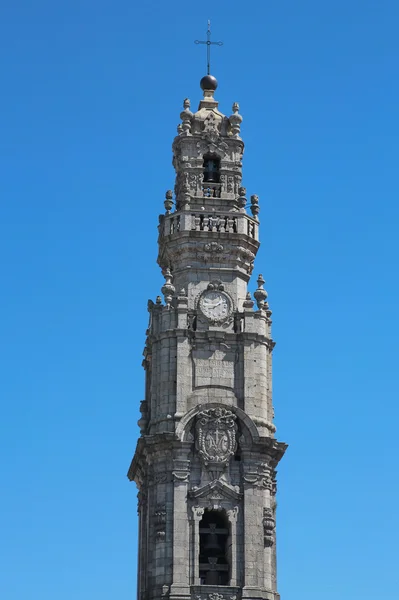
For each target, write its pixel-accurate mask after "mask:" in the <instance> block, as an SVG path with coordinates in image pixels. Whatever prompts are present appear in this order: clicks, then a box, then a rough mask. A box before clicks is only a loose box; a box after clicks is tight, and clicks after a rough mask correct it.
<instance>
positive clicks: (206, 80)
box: [200, 75, 218, 91]
mask: <svg viewBox="0 0 399 600" xmlns="http://www.w3.org/2000/svg"><path fill="white" fill-rule="evenodd" d="M200 86H201V89H202V90H204V91H205V90H213V91H215V90H216V88H217V86H218V81H217V79H216V77H214V76H213V75H205V77H203V78H202V79H201V81H200Z"/></svg>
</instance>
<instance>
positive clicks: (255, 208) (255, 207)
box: [251, 194, 259, 220]
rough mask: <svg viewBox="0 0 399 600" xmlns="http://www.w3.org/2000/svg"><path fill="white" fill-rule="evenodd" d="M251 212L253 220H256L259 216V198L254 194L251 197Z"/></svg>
mask: <svg viewBox="0 0 399 600" xmlns="http://www.w3.org/2000/svg"><path fill="white" fill-rule="evenodd" d="M251 212H252V214H253V216H254V219H256V220H258V214H259V197H258V196H257V195H256V194H253V195H252V196H251Z"/></svg>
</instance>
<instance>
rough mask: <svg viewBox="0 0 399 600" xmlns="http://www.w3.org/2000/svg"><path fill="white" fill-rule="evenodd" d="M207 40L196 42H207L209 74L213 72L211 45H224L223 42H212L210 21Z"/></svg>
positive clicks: (197, 42)
mask: <svg viewBox="0 0 399 600" xmlns="http://www.w3.org/2000/svg"><path fill="white" fill-rule="evenodd" d="M206 37H207V40H206V42H203V41H201V40H195V42H194V44H206V58H207V74H208V75H210V74H211V46H212V45H213V46H223V42H211V22H210V21H208V31H207V32H206Z"/></svg>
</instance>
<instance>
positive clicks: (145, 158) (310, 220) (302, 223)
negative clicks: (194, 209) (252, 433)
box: [0, 0, 399, 600]
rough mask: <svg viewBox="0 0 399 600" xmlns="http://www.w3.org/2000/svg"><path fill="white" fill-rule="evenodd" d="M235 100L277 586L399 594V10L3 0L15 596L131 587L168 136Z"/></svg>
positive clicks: (288, 1)
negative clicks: (266, 407) (266, 325)
mask: <svg viewBox="0 0 399 600" xmlns="http://www.w3.org/2000/svg"><path fill="white" fill-rule="evenodd" d="M208 18H210V19H211V20H212V28H213V32H214V39H215V40H219V39H221V40H223V41H224V46H223V47H222V48H216V49H215V51H214V53H213V54H214V60H213V67H212V71H213V73H214V75H216V76H217V77H218V79H219V89H218V92H217V98H218V100H219V101H220V108H221V109H222V111H223V112H225V113H227V114H230V111H231V105H232V103H233V102H234V101H238V102H239V103H240V106H241V113H242V115H243V117H244V121H243V125H242V136H243V139H244V141H245V143H246V152H245V157H244V181H243V183H244V185H246V187H247V189H248V194H251V193H257V194H258V195H259V198H260V206H261V213H260V217H261V237H262V246H261V250H260V252H259V254H258V258H257V261H256V265H255V271H254V275H255V277H253V281H251V285H250V287H251V290H252V291H253V290H254V289H255V288H256V282H255V279H256V275H257V273H259V272H262V273H263V275H264V277H265V278H266V281H267V289H268V291H269V300H270V305H271V308H272V310H273V319H274V338H275V339H276V341H277V346H276V349H275V355H274V356H275V360H274V401H275V408H276V424H277V428H278V431H277V434H278V437H279V439H280V440H282V441H285V442H288V443H289V445H290V447H289V449H288V451H287V453H286V456H285V457H284V459H283V461H282V463H281V465H280V469H279V495H278V503H279V509H278V550H279V588H280V593H281V596H282V600H320V598H323V600H337V599H339V600H356V599H359V600H360V599H361V600H376V598H384V600H397V598H398V586H399V581H398V534H399V527H398V521H399V518H398V499H399V493H398V492H399V481H398V450H399V448H398V446H399V444H398V434H397V429H398V417H399V408H398V399H399V393H398V392H399V389H398V388H399V386H398V364H397V363H398V338H399V324H398V300H399V283H398V254H399V252H398V249H399V242H398V224H399V209H398V202H399V183H398V154H399V153H398V143H399V119H398V106H399V73H398V71H399V67H398V65H399V36H398V26H399V2H398V1H397V0H379V1H378V2H377V1H376V0H335V1H334V2H323V1H320V0H318V1H316V0H301V1H300V2H298V1H294V0H279V1H278V2H277V1H274V2H272V1H269V0H262V1H253V2H244V3H243V2H237V1H236V0H232V1H230V2H226V1H219V2H217V3H216V2H214V3H209V2H206V3H205V2H202V3H201V2H196V3H189V2H182V1H180V0H179V1H177V0H170V1H168V2H166V1H162V2H161V1H158V2H145V1H143V2H135V1H134V0H133V1H130V2H127V1H126V0H113V1H112V2H111V1H110V0H97V1H94V0H68V1H66V0H64V1H55V2H54V0H52V1H50V0H35V1H32V0H29V1H28V0H20V1H18V0H16V1H15V2H6V1H5V0H3V2H2V3H1V8H0V45H1V83H2V85H1V87H2V91H1V95H0V149H1V157H0V171H1V176H0V197H1V219H0V229H1V232H0V255H1V288H2V292H1V294H0V309H1V325H0V337H1V351H0V353H1V355H0V364H1V390H0V393H1V400H2V401H1V406H2V411H1V442H0V443H1V458H2V460H1V462H2V466H1V496H0V536H1V537H0V540H1V541H0V597H1V598H4V600H36V599H40V600H54V599H57V600H71V599H72V598H73V600H87V599H88V598H90V599H91V598H93V599H95V600H109V599H111V598H112V599H115V598H117V599H118V600H130V599H132V598H135V597H136V586H135V575H136V550H137V537H136V536H137V529H136V489H135V485H134V484H130V483H129V482H128V480H127V478H126V472H127V469H128V466H129V463H130V460H131V457H132V455H133V452H134V448H135V443H136V438H137V433H138V427H137V425H136V421H137V418H138V407H139V402H140V400H141V399H142V398H143V390H144V372H143V370H142V367H141V360H142V356H141V353H142V350H143V347H144V341H145V329H146V326H147V310H146V304H147V299H148V298H151V299H155V297H156V296H157V295H158V294H159V293H160V287H161V286H162V282H163V278H162V276H161V273H160V270H159V268H158V267H157V265H156V262H155V261H156V253H157V247H156V239H157V223H158V214H159V213H160V212H162V211H163V199H164V194H165V191H166V190H167V189H171V188H173V185H174V173H173V169H172V165H171V144H172V140H173V137H174V135H175V133H176V126H177V124H178V122H179V113H180V111H181V109H182V102H183V99H184V98H185V97H187V96H188V97H189V98H191V100H192V105H193V106H196V105H197V103H198V101H199V99H200V97H201V90H200V89H199V80H200V78H201V77H202V75H204V74H205V67H206V60H205V48H204V47H198V46H195V45H194V43H193V41H194V40H195V39H198V38H200V39H204V36H205V34H206V21H207V19H208Z"/></svg>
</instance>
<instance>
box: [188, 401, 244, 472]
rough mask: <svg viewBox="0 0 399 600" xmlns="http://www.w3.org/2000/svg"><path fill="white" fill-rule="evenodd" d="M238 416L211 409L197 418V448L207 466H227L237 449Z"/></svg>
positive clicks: (218, 409)
mask: <svg viewBox="0 0 399 600" xmlns="http://www.w3.org/2000/svg"><path fill="white" fill-rule="evenodd" d="M235 421H236V416H235V414H234V413H233V412H232V411H231V410H228V409H226V408H222V407H218V408H210V409H208V410H204V411H202V412H200V413H199V414H198V416H197V424H196V430H197V446H198V451H199V454H200V456H201V458H202V460H203V461H204V463H205V465H207V464H209V463H219V464H225V463H227V461H228V460H229V458H230V456H231V455H232V454H234V452H235V449H236V431H237V424H236V422H235Z"/></svg>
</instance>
